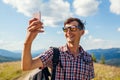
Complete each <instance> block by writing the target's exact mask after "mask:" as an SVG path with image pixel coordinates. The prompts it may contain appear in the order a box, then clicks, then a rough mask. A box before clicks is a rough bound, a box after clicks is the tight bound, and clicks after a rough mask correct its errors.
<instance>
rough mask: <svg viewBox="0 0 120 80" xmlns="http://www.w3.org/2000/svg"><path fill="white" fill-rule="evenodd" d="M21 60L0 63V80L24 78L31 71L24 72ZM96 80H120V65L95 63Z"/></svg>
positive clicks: (21, 79) (20, 79)
mask: <svg viewBox="0 0 120 80" xmlns="http://www.w3.org/2000/svg"><path fill="white" fill-rule="evenodd" d="M20 67H21V65H20V62H5V63H0V80H24V78H25V77H26V75H27V74H28V73H29V72H22V70H21V68H20ZM94 68H95V78H94V80H120V67H113V66H108V65H105V64H98V63H94Z"/></svg>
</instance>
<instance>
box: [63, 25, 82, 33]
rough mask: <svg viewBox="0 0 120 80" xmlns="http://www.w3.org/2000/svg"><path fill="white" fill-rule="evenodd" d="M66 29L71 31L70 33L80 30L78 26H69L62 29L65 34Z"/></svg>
mask: <svg viewBox="0 0 120 80" xmlns="http://www.w3.org/2000/svg"><path fill="white" fill-rule="evenodd" d="M68 29H69V30H70V31H71V32H75V31H76V30H77V29H80V30H81V28H80V27H79V26H69V27H63V32H67V31H68Z"/></svg>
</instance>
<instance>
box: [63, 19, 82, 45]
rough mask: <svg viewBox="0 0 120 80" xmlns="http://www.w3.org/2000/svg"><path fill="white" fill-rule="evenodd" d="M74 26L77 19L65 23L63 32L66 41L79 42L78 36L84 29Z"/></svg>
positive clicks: (79, 36) (76, 24)
mask: <svg viewBox="0 0 120 80" xmlns="http://www.w3.org/2000/svg"><path fill="white" fill-rule="evenodd" d="M76 26H78V22H77V21H73V22H71V23H69V24H66V25H65V27H64V28H65V32H64V33H65V37H66V40H67V43H72V44H75V43H77V44H79V41H80V38H81V36H82V35H83V33H84V30H79V29H78V28H77V27H76Z"/></svg>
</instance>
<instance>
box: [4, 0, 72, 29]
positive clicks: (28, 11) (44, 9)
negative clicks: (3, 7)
mask: <svg viewBox="0 0 120 80" xmlns="http://www.w3.org/2000/svg"><path fill="white" fill-rule="evenodd" d="M3 2H4V3H6V4H9V5H12V6H13V7H14V8H16V9H17V11H18V12H20V13H23V14H24V15H26V16H31V15H32V14H33V13H34V12H36V11H41V13H42V20H43V22H44V24H45V26H51V27H54V26H57V25H59V24H60V23H61V22H62V21H63V20H65V19H66V18H68V17H70V16H72V13H71V12H70V4H69V3H68V2H67V1H64V0H48V1H44V0H34V1H33V0H24V1H23V0H22V1H21V0H3Z"/></svg>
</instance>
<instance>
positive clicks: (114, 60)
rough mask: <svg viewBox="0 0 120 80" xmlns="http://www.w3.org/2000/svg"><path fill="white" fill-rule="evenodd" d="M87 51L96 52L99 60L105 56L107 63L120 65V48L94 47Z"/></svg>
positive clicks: (95, 54)
mask: <svg viewBox="0 0 120 80" xmlns="http://www.w3.org/2000/svg"><path fill="white" fill-rule="evenodd" d="M87 52H88V53H90V54H94V56H95V57H96V59H97V61H100V59H101V56H103V57H104V59H105V62H106V64H109V65H115V66H120V48H109V49H92V50H88V51H87Z"/></svg>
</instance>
